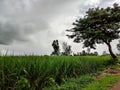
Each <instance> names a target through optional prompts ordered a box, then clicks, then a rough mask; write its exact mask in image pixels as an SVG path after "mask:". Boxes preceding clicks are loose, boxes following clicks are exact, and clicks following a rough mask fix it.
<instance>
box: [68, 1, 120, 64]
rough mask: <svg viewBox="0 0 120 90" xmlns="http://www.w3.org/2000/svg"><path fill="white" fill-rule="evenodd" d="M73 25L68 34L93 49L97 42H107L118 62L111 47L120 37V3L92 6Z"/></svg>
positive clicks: (116, 59) (75, 40)
mask: <svg viewBox="0 0 120 90" xmlns="http://www.w3.org/2000/svg"><path fill="white" fill-rule="evenodd" d="M73 25H74V27H73V28H71V29H69V30H67V31H70V32H72V34H71V35H67V36H68V37H69V38H73V39H74V42H77V43H80V42H83V44H84V47H90V48H93V49H95V46H96V44H103V43H105V44H106V45H107V46H108V50H109V52H110V55H111V56H112V58H113V59H114V61H115V62H116V63H117V62H118V58H117V57H116V55H115V54H114V53H113V51H112V47H111V42H112V40H115V39H118V38H119V37H120V36H119V32H120V29H119V28H120V6H119V5H118V4H116V3H115V4H113V6H112V7H107V8H99V7H97V8H90V9H89V10H88V11H87V12H86V15H85V16H84V18H80V19H78V20H76V21H75V22H74V23H73ZM101 49H102V48H101Z"/></svg>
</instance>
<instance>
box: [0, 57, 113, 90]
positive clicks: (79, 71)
mask: <svg viewBox="0 0 120 90" xmlns="http://www.w3.org/2000/svg"><path fill="white" fill-rule="evenodd" d="M112 64H113V61H112V60H111V58H110V57H109V56H108V57H105V56H103V57H100V56H83V57H79V56H76V57H74V56H59V57H58V56H1V57H0V90H8V89H17V90H23V89H25V90H40V89H43V88H45V87H50V86H53V85H57V86H60V85H61V84H62V83H64V82H65V80H66V79H67V78H79V77H80V76H81V75H85V74H91V73H95V72H97V71H99V70H103V69H104V68H106V67H108V66H109V65H112ZM21 88H22V89H21Z"/></svg>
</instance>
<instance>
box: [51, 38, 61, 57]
mask: <svg viewBox="0 0 120 90" xmlns="http://www.w3.org/2000/svg"><path fill="white" fill-rule="evenodd" d="M52 47H53V49H54V51H53V52H52V54H51V55H60V48H59V42H58V40H54V41H53V43H52Z"/></svg>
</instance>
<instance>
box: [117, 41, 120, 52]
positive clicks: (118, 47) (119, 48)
mask: <svg viewBox="0 0 120 90" xmlns="http://www.w3.org/2000/svg"><path fill="white" fill-rule="evenodd" d="M118 42H119V43H118V44H117V49H118V51H120V40H118Z"/></svg>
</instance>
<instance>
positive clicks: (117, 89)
mask: <svg viewBox="0 0 120 90" xmlns="http://www.w3.org/2000/svg"><path fill="white" fill-rule="evenodd" d="M111 90H120V80H119V81H118V82H117V83H116V84H115V85H114V86H113V87H112V89H111Z"/></svg>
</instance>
